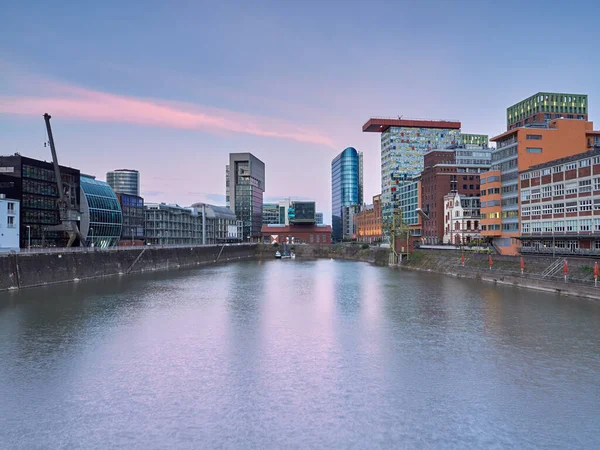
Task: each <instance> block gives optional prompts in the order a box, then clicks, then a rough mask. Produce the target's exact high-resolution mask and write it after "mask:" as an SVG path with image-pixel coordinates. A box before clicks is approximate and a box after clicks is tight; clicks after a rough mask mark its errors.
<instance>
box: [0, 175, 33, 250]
mask: <svg viewBox="0 0 600 450" xmlns="http://www.w3.org/2000/svg"><path fill="white" fill-rule="evenodd" d="M0 183H1V181H0ZM19 207H20V204H19V201H18V200H15V199H12V198H6V196H5V195H4V194H0V252H7V251H11V250H19V217H20V211H19ZM25 238H26V239H27V236H26V237H25Z"/></svg>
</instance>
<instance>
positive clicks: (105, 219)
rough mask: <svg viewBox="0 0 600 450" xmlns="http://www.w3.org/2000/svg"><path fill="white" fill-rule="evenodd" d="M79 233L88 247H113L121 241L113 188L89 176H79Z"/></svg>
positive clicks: (120, 221)
mask: <svg viewBox="0 0 600 450" xmlns="http://www.w3.org/2000/svg"><path fill="white" fill-rule="evenodd" d="M80 181H81V184H80V188H81V196H80V198H81V222H80V227H79V228H80V230H81V234H82V236H83V238H84V239H85V241H86V246H87V247H96V248H109V247H116V245H117V244H118V243H119V240H120V239H121V229H122V226H123V214H122V212H121V205H120V203H119V200H118V199H117V195H116V194H115V192H114V191H113V189H112V187H111V186H110V185H109V184H108V183H106V182H104V181H99V180H96V179H95V178H94V177H92V176H89V175H83V174H82V175H81V179H80Z"/></svg>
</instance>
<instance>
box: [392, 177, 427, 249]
mask: <svg viewBox="0 0 600 450" xmlns="http://www.w3.org/2000/svg"><path fill="white" fill-rule="evenodd" d="M398 208H399V209H400V210H401V211H402V221H403V222H404V223H405V224H406V225H408V226H409V227H410V229H411V235H412V236H415V237H420V236H422V234H423V222H422V218H421V215H420V214H418V212H417V211H418V209H419V208H422V188H421V176H418V177H414V178H413V179H412V180H410V181H408V182H406V183H404V184H402V185H399V186H398Z"/></svg>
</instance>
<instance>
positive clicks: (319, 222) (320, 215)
mask: <svg viewBox="0 0 600 450" xmlns="http://www.w3.org/2000/svg"><path fill="white" fill-rule="evenodd" d="M315 219H316V221H317V225H323V224H324V222H323V213H322V212H317V213H316V214H315Z"/></svg>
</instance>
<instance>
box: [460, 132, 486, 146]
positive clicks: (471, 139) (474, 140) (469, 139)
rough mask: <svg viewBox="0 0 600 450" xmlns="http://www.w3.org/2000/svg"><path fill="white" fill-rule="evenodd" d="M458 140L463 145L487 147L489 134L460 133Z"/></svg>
mask: <svg viewBox="0 0 600 450" xmlns="http://www.w3.org/2000/svg"><path fill="white" fill-rule="evenodd" d="M460 142H461V144H463V145H468V146H476V147H485V148H487V146H488V143H489V136H488V135H487V134H469V133H461V134H460Z"/></svg>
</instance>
